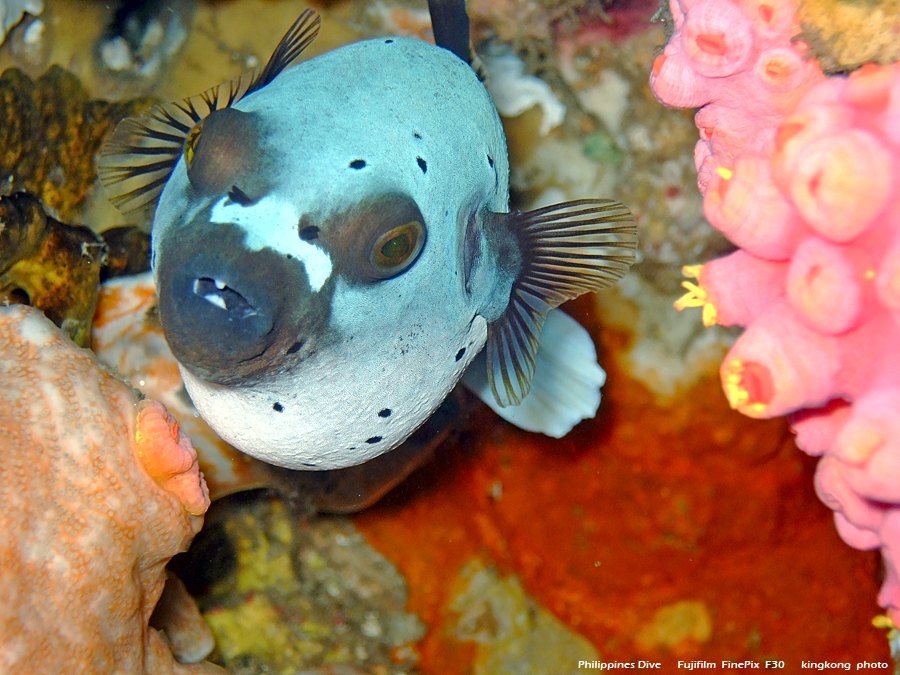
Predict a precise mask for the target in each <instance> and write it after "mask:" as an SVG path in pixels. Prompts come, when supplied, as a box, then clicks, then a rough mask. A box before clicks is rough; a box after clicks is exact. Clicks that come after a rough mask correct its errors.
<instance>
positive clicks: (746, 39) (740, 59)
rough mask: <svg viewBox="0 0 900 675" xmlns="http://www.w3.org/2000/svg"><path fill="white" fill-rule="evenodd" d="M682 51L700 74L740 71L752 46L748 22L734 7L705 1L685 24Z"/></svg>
mask: <svg viewBox="0 0 900 675" xmlns="http://www.w3.org/2000/svg"><path fill="white" fill-rule="evenodd" d="M682 39H683V40H684V53H685V55H686V56H687V58H688V60H689V61H690V63H691V65H692V66H693V68H694V70H696V71H697V72H698V73H699V74H700V75H705V76H706V77H726V76H728V75H733V74H734V73H736V72H737V71H738V70H741V69H742V68H743V67H744V66H745V65H746V62H747V59H748V57H749V56H750V54H751V51H752V49H753V33H752V32H751V30H750V25H749V23H748V21H747V19H746V17H745V16H744V14H743V12H741V11H740V10H739V9H738V8H737V7H735V6H734V5H731V4H730V3H722V2H716V0H707V1H706V2H701V3H699V4H697V5H695V6H694V7H693V8H692V9H691V10H690V11H689V12H688V14H687V21H685V24H684V34H683V37H682Z"/></svg>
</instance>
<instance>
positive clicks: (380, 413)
mask: <svg viewBox="0 0 900 675" xmlns="http://www.w3.org/2000/svg"><path fill="white" fill-rule="evenodd" d="M391 412H392V411H391V409H390V408H385V409H384V410H379V411H378V416H379V417H390V416H391Z"/></svg>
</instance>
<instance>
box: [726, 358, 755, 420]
mask: <svg viewBox="0 0 900 675" xmlns="http://www.w3.org/2000/svg"><path fill="white" fill-rule="evenodd" d="M743 375H744V364H743V363H741V362H740V361H738V360H734V361H732V362H731V363H730V364H729V366H728V369H727V370H726V371H725V377H724V378H722V388H723V389H724V390H725V398H727V399H728V405H730V406H731V407H732V408H733V409H734V410H737V409H738V408H740V407H741V406H742V405H744V404H745V403H747V401H748V400H750V393H749V392H748V391H747V390H746V389H745V388H744V386H743Z"/></svg>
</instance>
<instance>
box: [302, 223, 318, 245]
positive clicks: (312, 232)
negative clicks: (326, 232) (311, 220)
mask: <svg viewBox="0 0 900 675" xmlns="http://www.w3.org/2000/svg"><path fill="white" fill-rule="evenodd" d="M300 238H301V239H302V240H303V241H312V240H313V239H318V238H319V228H318V227H316V226H315V225H307V226H306V227H304V228H302V229H301V230H300Z"/></svg>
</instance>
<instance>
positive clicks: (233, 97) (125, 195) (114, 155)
mask: <svg viewBox="0 0 900 675" xmlns="http://www.w3.org/2000/svg"><path fill="white" fill-rule="evenodd" d="M320 23H321V18H320V17H319V15H318V14H317V13H316V12H314V11H313V10H311V9H306V10H304V11H303V13H302V14H301V15H300V16H299V17H298V18H297V20H296V21H295V22H294V23H293V25H292V26H291V27H290V28H289V29H288V32H287V33H285V35H284V37H283V38H281V41H280V42H279V43H278V46H277V47H276V48H275V51H274V52H272V56H271V57H270V58H269V60H268V62H267V63H266V65H265V66H264V67H263V68H262V69H261V70H258V71H252V72H250V73H247V74H245V75H243V76H241V77H239V78H236V79H234V80H231V81H230V82H228V83H227V92H226V90H225V86H226V85H218V86H215V87H213V88H212V89H209V90H207V91H205V92H203V93H202V94H199V95H197V96H192V97H190V98H186V99H184V100H183V101H179V102H175V103H164V104H160V105H156V106H153V107H152V108H150V109H149V110H148V111H147V112H145V113H144V114H142V115H140V116H139V117H128V118H125V119H124V120H122V121H121V122H120V123H119V125H118V126H117V127H116V129H115V131H114V132H113V133H112V135H111V136H110V137H109V138H108V139H107V141H106V143H104V145H103V148H102V150H101V151H100V160H99V162H98V167H97V168H98V173H99V175H100V181H101V182H102V183H103V185H105V186H106V187H107V189H108V190H109V192H110V194H111V196H110V201H112V203H113V204H115V205H116V207H118V208H119V209H120V210H121V211H123V212H125V213H129V212H133V211H147V210H152V209H154V208H155V207H156V202H157V200H158V199H159V195H160V194H161V193H162V191H163V188H164V187H165V185H166V182H167V181H168V180H169V176H170V175H171V174H172V171H173V169H174V168H175V165H176V164H178V160H179V159H180V158H181V154H182V152H183V150H184V140H185V138H187V135H188V134H189V133H190V131H191V129H193V128H194V127H195V126H196V125H197V124H199V123H200V122H201V121H202V120H203V119H205V118H206V117H207V116H209V115H210V113H212V112H214V111H216V110H220V109H222V108H229V107H231V106H232V105H234V104H235V103H237V102H238V101H240V100H241V99H242V98H244V97H245V96H247V95H249V94H252V93H253V92H255V91H259V90H260V89H262V88H263V87H265V86H266V85H267V84H269V83H270V82H272V80H274V79H275V78H276V77H278V75H279V74H280V73H281V72H282V71H284V69H285V68H287V67H288V66H289V65H290V64H291V63H292V62H293V61H294V59H296V58H297V57H298V56H299V55H300V53H301V52H302V51H303V50H304V49H306V47H308V46H309V44H310V43H311V42H312V41H313V40H314V39H315V37H316V35H318V33H319V24H320Z"/></svg>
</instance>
